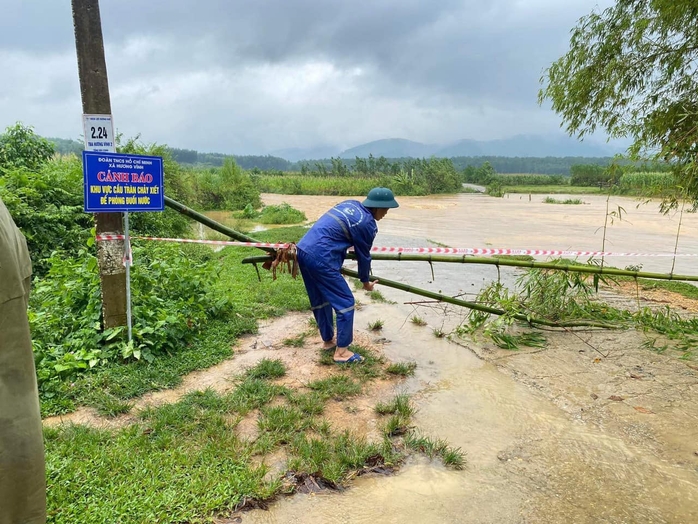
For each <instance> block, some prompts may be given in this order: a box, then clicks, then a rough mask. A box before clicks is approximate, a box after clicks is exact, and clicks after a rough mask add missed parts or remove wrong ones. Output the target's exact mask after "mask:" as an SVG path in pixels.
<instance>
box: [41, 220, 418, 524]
mask: <svg viewBox="0 0 698 524" xmlns="http://www.w3.org/2000/svg"><path fill="white" fill-rule="evenodd" d="M304 232H305V229H303V228H284V229H277V230H274V231H270V232H265V233H263V234H260V235H257V236H259V237H260V239H261V240H265V241H280V242H285V241H292V240H297V239H298V238H299V237H300V236H301V235H302V234H303V233H304ZM253 253H255V254H256V253H257V251H255V250H252V249H245V248H226V249H224V250H222V251H220V252H219V253H217V254H216V259H217V264H218V267H219V278H218V279H217V280H216V281H215V287H216V290H217V292H218V293H219V294H220V296H221V299H222V300H223V299H225V300H230V301H231V303H232V309H233V311H232V314H231V315H229V316H228V317H226V318H223V319H220V320H215V321H209V322H208V323H207V324H205V325H204V326H203V329H201V331H199V332H198V333H197V336H196V337H194V338H193V340H192V342H191V343H189V344H182V346H181V347H178V348H175V349H174V350H172V351H171V352H170V353H169V354H167V355H164V356H162V357H158V358H157V359H156V360H155V361H154V362H152V363H147V362H144V361H138V362H132V363H129V364H112V365H109V366H106V367H104V368H100V369H96V370H93V371H90V372H86V373H83V374H82V375H80V376H78V377H77V378H71V379H70V380H65V381H58V382H54V383H51V384H50V386H51V387H49V388H47V389H45V390H44V391H43V392H42V410H43V413H44V414H53V413H65V412H68V411H71V410H74V409H75V408H76V407H78V406H80V405H90V406H95V407H97V408H98V410H99V411H100V412H101V413H102V414H104V415H106V416H116V415H118V414H120V413H124V412H127V411H128V410H129V409H130V408H131V405H132V403H133V400H134V399H135V398H137V397H139V396H142V395H143V394H145V393H147V392H150V391H154V390H159V389H165V388H172V387H175V386H177V385H179V384H181V381H182V377H183V376H184V375H186V374H187V373H190V372H191V371H194V370H197V369H202V368H207V367H210V366H212V365H214V364H216V363H219V362H221V361H222V360H224V359H226V358H230V357H231V355H232V353H233V350H232V347H233V345H234V343H235V341H236V339H237V338H238V337H240V336H241V335H243V334H246V333H252V332H255V331H256V329H257V320H258V319H263V318H269V317H273V316H277V315H281V314H283V313H285V312H286V311H289V310H307V308H308V302H307V295H306V293H305V291H304V288H303V284H302V281H301V280H300V279H298V280H295V281H294V280H293V279H291V278H290V277H289V276H288V275H286V274H281V275H280V276H279V278H278V279H277V280H276V281H275V282H273V281H272V279H271V275H270V274H269V273H265V272H262V273H261V275H262V282H261V283H260V282H258V281H257V275H256V272H255V271H254V268H253V267H251V266H242V265H241V264H240V260H241V259H242V258H244V257H245V256H249V255H250V254H253ZM192 299H194V300H195V299H196V297H192ZM289 340H290V342H289V345H291V344H293V343H297V342H298V341H299V340H301V337H300V336H299V337H295V338H292V339H289ZM351 350H352V351H355V352H358V353H360V354H362V355H363V356H364V357H365V359H366V361H365V362H364V363H362V364H360V365H358V366H346V367H340V366H336V369H337V374H336V375H335V376H333V377H330V378H328V379H326V380H320V381H315V382H311V383H310V384H308V385H307V386H308V387H307V389H305V388H303V389H299V390H294V389H291V388H289V387H285V386H280V385H278V384H274V383H273V382H272V380H274V379H276V378H278V377H281V376H283V375H284V374H285V373H286V369H285V367H284V365H283V363H282V362H281V361H279V360H274V359H263V360H261V361H260V362H258V363H257V364H256V365H255V366H253V367H252V368H251V369H249V370H247V371H246V372H245V373H244V374H243V375H242V376H240V377H238V378H237V379H236V380H235V381H234V382H233V388H232V389H231V390H230V391H229V392H227V393H224V394H219V393H216V392H215V391H213V390H204V391H196V392H193V393H189V394H187V395H185V396H184V397H182V399H181V400H180V401H178V402H175V403H172V404H166V405H163V406H159V407H148V408H146V409H144V410H142V411H140V412H139V413H138V414H137V417H136V422H135V423H133V424H131V425H129V426H127V427H124V428H122V429H115V430H109V431H108V430H102V429H91V428H87V427H83V426H70V425H68V426H61V427H58V428H47V429H45V432H44V434H45V446H46V468H47V481H48V491H47V493H48V514H49V519H48V520H49V522H52V523H55V524H84V523H95V524H96V523H102V522H120V523H122V524H130V523H141V522H161V523H172V524H174V523H180V522H192V523H194V522H209V521H211V520H213V519H214V518H215V517H216V516H220V515H222V516H226V515H229V514H230V513H231V512H232V511H233V510H234V509H235V508H236V507H238V506H240V505H242V504H243V503H245V502H246V501H250V500H253V501H265V500H270V499H272V498H273V497H275V496H276V495H278V494H279V493H281V492H282V491H283V492H286V491H288V490H289V489H290V491H293V487H290V488H288V485H287V484H286V483H283V484H282V482H281V474H276V475H273V474H270V472H269V470H268V468H267V467H265V466H264V465H259V455H261V456H264V455H268V454H271V453H275V452H278V451H281V450H282V448H283V451H284V453H285V454H287V455H288V456H289V462H288V464H287V469H291V470H293V471H294V472H295V473H296V474H299V475H303V474H306V475H314V476H316V477H318V478H322V479H326V480H327V481H329V482H331V483H333V484H335V485H338V486H341V484H343V483H344V482H346V481H347V480H348V479H349V478H353V476H354V475H355V474H357V473H359V472H361V471H366V470H370V469H372V468H374V467H380V468H383V469H385V468H388V469H389V468H393V467H395V466H397V465H398V464H399V463H400V461H401V460H402V457H403V454H402V452H401V451H399V449H400V448H398V447H397V446H395V445H394V444H393V443H392V442H391V441H390V440H387V439H386V440H384V441H382V442H380V443H368V442H366V440H365V439H364V437H363V436H362V435H357V434H353V433H349V432H343V433H337V432H335V431H334V430H333V428H332V426H331V424H330V423H329V422H328V421H327V420H324V419H322V418H321V416H322V413H323V412H324V410H325V406H326V403H327V402H329V401H332V400H333V399H344V398H348V397H352V396H355V395H358V394H360V393H361V392H362V390H363V385H364V384H365V383H366V382H368V381H369V380H372V379H374V378H376V377H380V376H383V375H384V371H383V364H384V361H383V359H382V357H379V356H377V355H375V354H373V353H372V352H371V351H370V350H368V349H366V348H362V347H359V346H351ZM329 357H330V359H331V355H330V356H329ZM394 411H395V412H394V413H392V414H389V415H387V417H389V420H388V424H387V425H386V428H387V427H388V426H390V427H389V429H386V434H390V435H398V434H401V433H402V432H403V431H405V430H406V429H407V428H408V427H409V420H408V418H409V414H408V411H406V410H405V405H404V402H402V403H400V405H399V406H397V407H395V408H394ZM410 414H411V413H410ZM250 418H252V421H253V422H254V423H256V424H257V427H258V429H259V435H258V436H256V437H255V436H252V437H249V436H245V437H243V436H241V435H239V434H238V430H237V426H238V424H240V422H241V420H243V419H245V420H250ZM393 419H394V420H393ZM391 420H392V422H391Z"/></svg>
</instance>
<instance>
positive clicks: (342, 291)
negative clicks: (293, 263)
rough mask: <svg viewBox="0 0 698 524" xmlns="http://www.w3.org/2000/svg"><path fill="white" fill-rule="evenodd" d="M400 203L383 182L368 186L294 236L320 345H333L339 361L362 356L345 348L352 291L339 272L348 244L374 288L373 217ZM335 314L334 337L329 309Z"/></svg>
mask: <svg viewBox="0 0 698 524" xmlns="http://www.w3.org/2000/svg"><path fill="white" fill-rule="evenodd" d="M395 207H398V203H397V202H396V201H395V197H394V196H393V192H392V191H391V190H390V189H387V188H385V187H375V188H373V189H371V191H369V193H368V196H367V198H366V199H365V200H364V201H363V202H359V201H358V200H345V201H344V202H341V203H339V204H337V205H336V206H334V207H333V208H332V209H330V210H329V211H328V212H327V213H325V214H324V215H323V216H322V217H320V219H319V220H318V221H317V222H316V223H315V225H313V227H312V228H310V231H308V233H306V234H305V236H304V237H303V238H302V239H301V240H300V242H298V245H297V259H298V266H299V268H300V270H301V275H302V276H303V283H304V284H305V289H306V291H307V292H308V297H309V298H310V307H311V309H312V311H313V314H314V315H315V320H316V321H317V325H318V328H319V330H320V336H321V337H322V340H323V342H324V343H323V348H324V349H326V350H331V349H334V350H335V351H334V361H335V362H336V363H338V364H346V363H352V362H361V361H362V360H363V358H362V357H361V355H357V354H355V353H352V352H351V351H349V344H351V341H352V338H353V334H354V295H353V294H352V292H351V290H350V289H349V286H348V285H347V283H346V281H345V280H344V277H342V274H341V273H340V269H341V267H342V264H343V263H344V258H345V256H346V252H347V249H349V248H350V247H353V248H354V253H355V254H356V260H357V262H358V263H359V279H360V280H361V282H362V283H363V288H364V289H365V290H366V291H373V286H374V285H375V283H376V282H377V281H374V282H369V279H368V277H369V273H370V271H371V246H372V245H373V239H374V238H375V237H376V233H378V227H377V225H376V222H377V221H378V220H380V219H382V218H383V217H384V216H385V215H386V214H387V213H388V209H391V208H395ZM333 310H334V312H335V315H336V317H337V338H336V340H335V337H334V326H333V317H332V311H333Z"/></svg>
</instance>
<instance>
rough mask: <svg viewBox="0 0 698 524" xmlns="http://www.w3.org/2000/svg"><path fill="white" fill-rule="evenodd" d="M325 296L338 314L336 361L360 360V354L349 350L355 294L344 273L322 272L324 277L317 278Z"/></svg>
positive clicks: (352, 331)
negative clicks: (343, 275)
mask: <svg viewBox="0 0 698 524" xmlns="http://www.w3.org/2000/svg"><path fill="white" fill-rule="evenodd" d="M317 283H318V286H319V287H320V289H321V290H322V294H323V296H325V297H327V299H328V300H329V301H330V303H331V304H332V308H333V309H334V311H335V314H336V316H337V349H336V351H335V354H334V360H335V362H339V363H341V362H347V361H351V362H355V361H360V360H361V357H360V355H354V353H352V352H351V351H349V349H348V348H349V345H350V344H351V343H352V340H353V339H354V307H355V302H354V295H353V294H352V292H351V290H350V289H349V286H348V285H347V282H346V280H344V277H342V274H341V273H340V272H339V271H336V270H326V271H323V272H322V278H320V279H318V280H317Z"/></svg>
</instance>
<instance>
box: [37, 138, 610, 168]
mask: <svg viewBox="0 0 698 524" xmlns="http://www.w3.org/2000/svg"><path fill="white" fill-rule="evenodd" d="M48 140H49V141H50V142H52V143H53V144H54V146H55V148H56V151H57V152H58V153H60V154H70V153H74V154H77V155H80V154H81V152H82V149H83V145H82V143H81V142H78V141H77V140H68V139H64V138H49V139H48ZM167 150H168V152H169V154H170V156H171V157H172V160H174V161H175V162H178V163H180V164H186V165H191V166H206V167H221V166H223V164H224V163H225V161H226V160H227V159H233V160H235V163H236V164H237V165H238V166H240V167H241V168H242V169H247V170H252V169H255V170H258V171H262V172H269V171H281V172H284V173H289V172H297V173H303V174H320V175H322V174H326V173H328V172H330V173H338V174H348V173H351V172H355V173H362V174H372V173H373V174H375V173H378V172H381V173H391V174H397V173H398V172H399V171H400V168H401V166H404V165H405V164H406V163H408V162H410V161H415V160H419V159H415V158H411V157H402V158H386V157H383V156H380V157H377V158H376V157H373V155H369V156H368V157H367V158H360V157H356V158H353V159H346V158H340V157H336V158H334V157H330V158H325V159H319V160H301V161H298V162H291V161H289V160H286V159H284V158H280V157H277V156H272V155H227V154H224V153H203V152H200V151H196V150H194V149H181V148H176V147H168V148H167ZM450 160H451V162H452V163H453V165H454V167H455V168H456V169H458V170H463V169H465V168H467V167H469V166H474V167H479V166H481V165H482V164H484V163H485V162H489V164H490V165H491V166H492V167H493V168H494V169H495V171H497V173H504V174H506V173H536V174H542V175H565V176H568V175H570V174H571V172H570V168H571V167H572V166H573V165H577V164H590V165H601V166H607V165H609V164H611V162H612V161H613V159H612V158H611V157H504V156H472V157H452V158H450ZM394 166H395V167H394Z"/></svg>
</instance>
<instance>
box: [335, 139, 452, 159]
mask: <svg viewBox="0 0 698 524" xmlns="http://www.w3.org/2000/svg"><path fill="white" fill-rule="evenodd" d="M438 148H439V146H435V145H429V144H422V143H420V142H413V141H412V140H405V139H404V138H386V139H384V140H376V141H375V142H369V143H367V144H362V145H360V146H356V147H352V148H351V149H347V150H346V151H342V152H341V153H340V154H339V156H340V157H341V158H355V157H357V156H358V157H359V158H366V157H368V155H369V154H372V155H373V156H375V157H380V156H384V157H385V158H407V157H412V158H422V157H430V156H432V155H433V154H434V152H435V151H437V150H438Z"/></svg>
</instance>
